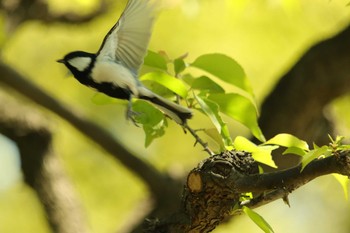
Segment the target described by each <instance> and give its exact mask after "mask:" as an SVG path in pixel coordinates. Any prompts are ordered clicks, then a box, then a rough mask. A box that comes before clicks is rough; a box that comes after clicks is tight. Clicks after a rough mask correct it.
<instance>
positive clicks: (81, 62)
mask: <svg viewBox="0 0 350 233" xmlns="http://www.w3.org/2000/svg"><path fill="white" fill-rule="evenodd" d="M68 63H69V64H70V65H71V66H73V67H75V68H76V69H77V70H79V71H84V70H85V69H86V68H88V67H89V65H90V63H91V58H90V57H76V58H73V59H70V60H69V61H68Z"/></svg>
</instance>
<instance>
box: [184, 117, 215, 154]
mask: <svg viewBox="0 0 350 233" xmlns="http://www.w3.org/2000/svg"><path fill="white" fill-rule="evenodd" d="M183 127H184V128H185V129H187V130H188V131H189V132H190V133H191V134H192V136H193V137H194V138H195V139H196V142H195V144H194V145H196V144H197V143H199V144H200V145H201V146H202V147H203V148H204V151H206V152H207V153H208V154H209V155H214V154H215V153H214V152H213V151H212V150H211V149H210V148H209V147H208V143H206V142H204V141H203V140H202V139H201V138H200V137H199V135H198V134H197V132H196V130H194V129H192V128H191V127H190V126H189V125H188V124H187V123H185V124H184V125H183Z"/></svg>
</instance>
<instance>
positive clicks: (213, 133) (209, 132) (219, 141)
mask: <svg viewBox="0 0 350 233" xmlns="http://www.w3.org/2000/svg"><path fill="white" fill-rule="evenodd" d="M203 132H204V133H205V134H206V135H208V136H209V137H210V138H211V139H213V140H214V141H215V142H216V143H217V144H218V145H219V146H220V149H222V150H223V149H225V145H224V143H223V141H222V139H221V135H220V134H219V132H218V131H217V129H216V128H210V129H204V130H203Z"/></svg>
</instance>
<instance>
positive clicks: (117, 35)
mask: <svg viewBox="0 0 350 233" xmlns="http://www.w3.org/2000/svg"><path fill="white" fill-rule="evenodd" d="M154 17H155V3H154V2H153V3H151V2H150V1H149V0H129V2H128V4H127V6H126V7H125V10H124V12H123V13H122V15H121V17H120V18H119V20H118V22H117V23H116V24H115V25H114V26H113V27H112V28H111V30H110V31H109V32H108V34H107V35H106V37H105V38H104V40H103V42H102V45H101V47H100V49H99V51H98V53H97V59H108V60H113V61H116V62H120V63H121V64H122V65H124V66H126V67H127V68H129V69H130V70H132V71H133V72H135V73H137V71H138V70H139V69H140V67H141V65H142V63H143V59H144V57H145V55H146V52H147V47H148V43H149V40H150V37H151V33H152V26H153V22H154Z"/></svg>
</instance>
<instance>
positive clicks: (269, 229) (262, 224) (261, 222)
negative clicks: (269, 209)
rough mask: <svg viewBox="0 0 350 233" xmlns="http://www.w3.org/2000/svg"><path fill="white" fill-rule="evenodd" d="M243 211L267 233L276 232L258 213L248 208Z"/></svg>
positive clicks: (244, 207)
mask: <svg viewBox="0 0 350 233" xmlns="http://www.w3.org/2000/svg"><path fill="white" fill-rule="evenodd" d="M242 210H243V212H244V213H245V214H246V215H248V217H249V218H250V219H251V220H252V221H253V222H254V223H255V224H256V225H257V226H258V227H260V229H261V230H263V231H264V232H265V233H273V232H274V231H273V229H272V227H271V226H270V225H269V224H268V223H267V222H266V220H265V219H264V218H263V217H262V216H261V215H259V214H258V213H257V212H255V211H253V210H252V209H249V208H248V207H246V206H243V208H242Z"/></svg>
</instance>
